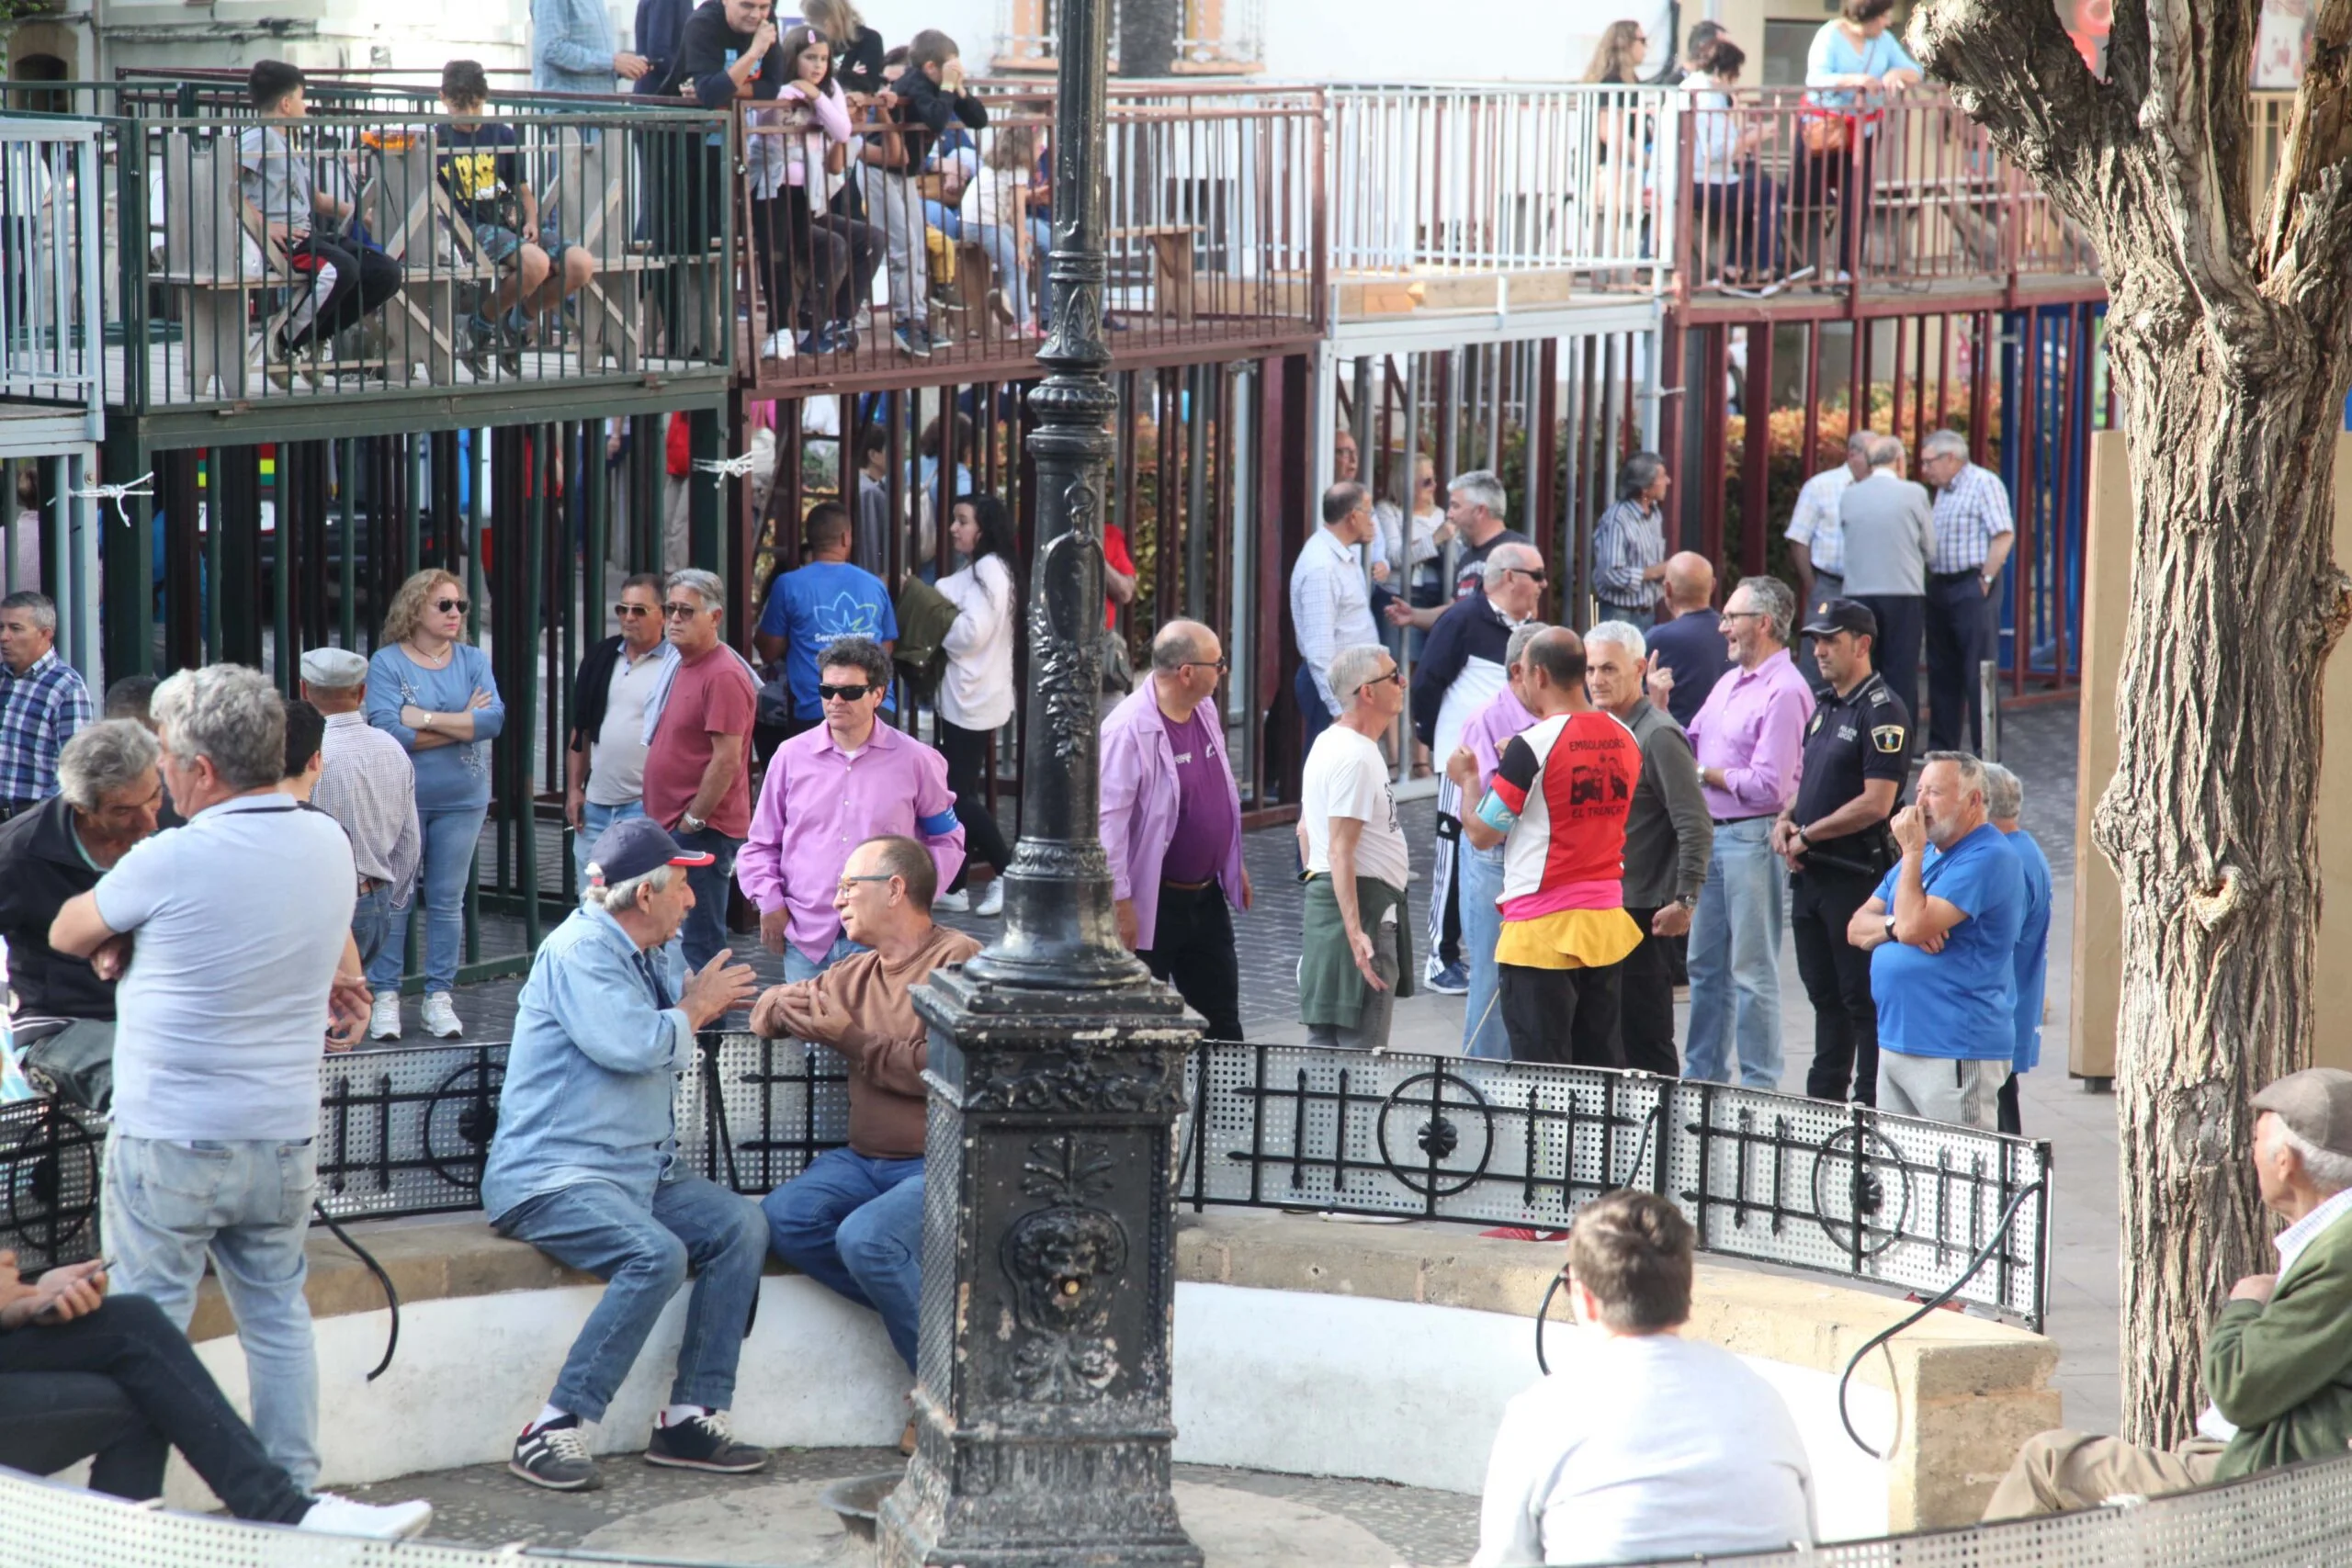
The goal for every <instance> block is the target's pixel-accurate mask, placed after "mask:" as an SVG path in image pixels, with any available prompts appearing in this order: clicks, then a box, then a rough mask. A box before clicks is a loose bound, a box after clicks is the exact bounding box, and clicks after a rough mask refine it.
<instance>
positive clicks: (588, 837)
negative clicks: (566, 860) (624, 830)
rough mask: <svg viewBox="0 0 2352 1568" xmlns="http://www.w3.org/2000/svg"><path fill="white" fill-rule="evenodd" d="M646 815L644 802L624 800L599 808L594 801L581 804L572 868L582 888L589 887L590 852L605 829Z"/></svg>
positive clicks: (572, 840) (572, 837)
mask: <svg viewBox="0 0 2352 1568" xmlns="http://www.w3.org/2000/svg"><path fill="white" fill-rule="evenodd" d="M644 815H645V803H644V802H642V801H637V800H624V801H622V802H621V803H620V804H619V805H618V806H599V805H597V804H596V803H595V802H594V801H593V800H587V801H582V802H581V805H580V831H578V832H577V833H574V834H573V835H571V866H572V869H573V870H574V871H576V872H577V873H579V876H580V886H582V887H585V886H588V852H589V851H591V850H593V849H594V848H595V847H596V840H598V839H601V838H603V837H604V836H605V829H607V828H609V827H611V826H612V825H613V824H614V823H616V822H626V821H627V820H628V818H632V817H642V816H644Z"/></svg>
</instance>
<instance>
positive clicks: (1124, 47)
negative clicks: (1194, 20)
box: [1119, 0, 1184, 76]
mask: <svg viewBox="0 0 2352 1568" xmlns="http://www.w3.org/2000/svg"><path fill="white" fill-rule="evenodd" d="M1183 26H1184V0H1119V74H1120V75H1122V76H1169V75H1173V74H1174V73H1175V71H1176V45H1177V41H1178V35H1179V34H1180V33H1182V31H1183Z"/></svg>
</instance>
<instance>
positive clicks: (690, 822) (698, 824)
mask: <svg viewBox="0 0 2352 1568" xmlns="http://www.w3.org/2000/svg"><path fill="white" fill-rule="evenodd" d="M708 825H709V824H707V823H706V822H704V821H703V820H702V819H701V818H698V817H695V816H694V815H693V814H691V813H689V814H688V815H686V816H684V817H681V818H678V826H679V827H681V828H683V829H685V830H686V831H687V832H689V833H699V832H701V831H702V830H703V829H704V828H706V827H707V826H708ZM1887 926H1888V928H1889V929H1890V930H1892V929H1893V927H1894V921H1892V920H1889V921H1888V922H1887Z"/></svg>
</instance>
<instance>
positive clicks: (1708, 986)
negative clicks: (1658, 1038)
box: [1682, 817, 1788, 1089]
mask: <svg viewBox="0 0 2352 1568" xmlns="http://www.w3.org/2000/svg"><path fill="white" fill-rule="evenodd" d="M1771 834H1772V819H1771V818H1769V817H1758V818H1752V819H1750V820H1748V821H1746V822H1735V823H1732V824H1730V825H1729V826H1726V827H1719V828H1717V829H1715V848H1714V852H1713V854H1711V855H1710V856H1709V857H1708V860H1707V886H1706V888H1705V890H1704V891H1703V892H1702V893H1701V894H1700V895H1699V908H1697V909H1696V910H1694V911H1693V912H1692V914H1691V1036H1690V1039H1689V1040H1688V1041H1687V1042H1686V1043H1684V1046H1683V1051H1682V1076H1683V1077H1686V1078H1703V1079H1705V1080H1707V1081H1709V1082H1711V1083H1729V1082H1730V1081H1731V1061H1730V1056H1729V1054H1728V1053H1729V1050H1730V1047H1731V1046H1732V1045H1733V1043H1735V1042H1736V1043H1737V1045H1738V1049H1739V1081H1740V1083H1741V1085H1742V1086H1743V1087H1745V1088H1747V1089H1778V1088H1780V1087H1781V922H1782V921H1783V920H1784V919H1786V917H1787V903H1788V872H1787V869H1786V868H1785V867H1784V866H1783V865H1782V864H1781V858H1780V857H1779V856H1778V855H1775V854H1774V853H1773V852H1772V846H1771ZM1735 992H1736V999H1735V996H1734V993H1735Z"/></svg>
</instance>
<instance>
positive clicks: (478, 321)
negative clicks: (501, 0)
mask: <svg viewBox="0 0 2352 1568" xmlns="http://www.w3.org/2000/svg"><path fill="white" fill-rule="evenodd" d="M489 98H490V81H489V78H487V77H486V76H484V75H483V74H482V69H481V62H479V61H473V60H453V61H451V62H449V63H448V64H447V65H445V66H443V67H442V68H441V107H443V108H445V109H447V110H448V111H449V123H448V124H447V125H439V126H435V127H434V129H433V152H434V157H433V174H434V177H435V179H438V180H439V181H440V182H441V188H442V189H443V190H445V191H447V192H448V194H449V206H450V209H451V210H452V211H453V212H454V213H455V214H456V215H457V219H458V221H459V222H460V223H462V224H464V225H466V226H467V229H468V238H469V240H470V242H471V243H472V245H473V249H474V254H477V255H479V256H480V257H481V259H482V260H483V261H486V262H488V263H490V264H491V265H492V266H495V267H497V268H498V269H499V273H500V277H499V280H498V287H497V288H496V289H495V290H488V291H485V292H484V293H483V294H482V295H481V298H480V299H478V300H477V301H476V302H475V305H474V313H473V320H472V321H471V322H470V323H469V330H470V331H471V333H472V334H473V347H474V354H475V355H476V357H477V359H478V360H480V359H482V358H485V357H486V356H488V355H492V354H495V355H498V357H499V360H500V362H501V363H502V364H503V366H504V367H505V369H506V372H507V374H509V375H520V374H521V373H522V369H523V359H522V355H523V350H524V349H525V348H526V347H528V346H530V344H532V342H533V341H534V334H533V325H532V323H533V322H534V321H536V320H537V318H539V317H542V316H545V315H546V314H547V313H548V312H549V311H551V310H561V309H562V308H563V302H564V301H565V300H566V299H571V296H573V295H574V294H577V293H578V292H580V290H581V289H582V288H585V287H586V286H587V284H588V280H589V279H590V278H593V277H594V276H596V261H595V258H594V257H593V256H591V255H590V254H588V252H587V250H586V248H585V247H583V246H580V245H574V244H571V243H567V242H566V241H565V239H564V237H563V232H562V231H561V230H560V229H559V228H557V227H556V214H555V213H554V212H553V211H552V210H551V209H548V208H547V207H545V206H543V205H542V204H541V203H540V200H539V193H538V192H537V190H535V189H533V188H532V186H531V184H530V182H529V180H527V179H526V178H525V177H524V170H523V152H522V138H521V137H520V136H518V135H517V134H516V133H515V128H514V127H513V126H511V125H507V124H505V123H503V122H502V121H499V120H494V119H484V118H482V105H483V104H484V103H486V102H487V101H488V100H489ZM479 368H480V367H479V365H478V366H477V369H479Z"/></svg>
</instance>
